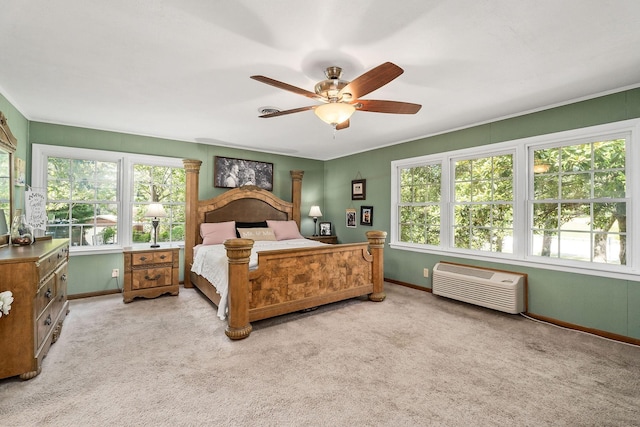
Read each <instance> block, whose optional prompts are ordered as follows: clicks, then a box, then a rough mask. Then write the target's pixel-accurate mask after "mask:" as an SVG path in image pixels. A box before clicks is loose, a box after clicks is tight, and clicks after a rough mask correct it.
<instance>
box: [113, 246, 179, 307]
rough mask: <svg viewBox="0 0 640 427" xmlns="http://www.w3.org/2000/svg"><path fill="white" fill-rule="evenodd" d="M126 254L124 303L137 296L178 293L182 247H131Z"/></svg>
mask: <svg viewBox="0 0 640 427" xmlns="http://www.w3.org/2000/svg"><path fill="white" fill-rule="evenodd" d="M123 255H124V289H123V291H122V297H123V299H124V302H131V301H133V299H134V298H135V297H143V298H155V297H158V296H160V295H162V294H167V293H170V294H171V295H178V289H179V288H178V286H179V285H178V280H179V279H178V266H179V261H180V260H179V253H178V248H167V249H165V248H160V249H150V248H144V249H130V250H125V251H123Z"/></svg>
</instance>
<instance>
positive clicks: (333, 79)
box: [315, 67, 349, 102]
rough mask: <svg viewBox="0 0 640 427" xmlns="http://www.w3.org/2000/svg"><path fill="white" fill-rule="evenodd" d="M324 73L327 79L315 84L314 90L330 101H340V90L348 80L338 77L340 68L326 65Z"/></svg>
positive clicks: (340, 72) (340, 73) (340, 71)
mask: <svg viewBox="0 0 640 427" xmlns="http://www.w3.org/2000/svg"><path fill="white" fill-rule="evenodd" d="M324 74H325V76H327V79H326V80H322V81H321V82H318V84H316V86H315V92H316V93H317V94H318V95H320V96H322V97H323V98H326V99H327V100H328V101H330V102H340V101H342V97H340V96H339V95H340V91H341V90H342V88H343V87H345V86H346V85H348V84H349V82H348V81H346V80H342V79H341V78H340V76H342V68H340V67H328V68H327V69H326V70H325V72H324Z"/></svg>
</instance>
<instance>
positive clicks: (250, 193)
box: [198, 185, 293, 223]
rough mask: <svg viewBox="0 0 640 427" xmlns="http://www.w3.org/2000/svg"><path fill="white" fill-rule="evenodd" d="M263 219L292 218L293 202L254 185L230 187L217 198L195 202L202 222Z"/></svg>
mask: <svg viewBox="0 0 640 427" xmlns="http://www.w3.org/2000/svg"><path fill="white" fill-rule="evenodd" d="M267 219H275V220H282V221H286V220H290V219H293V203H291V202H285V201H284V200H282V199H279V198H278V197H276V196H274V195H273V194H272V193H271V192H269V191H266V190H262V189H261V188H259V187H256V186H253V185H251V186H245V187H240V188H234V189H233V190H229V191H226V192H224V193H223V194H221V195H220V196H218V197H214V198H213V199H210V200H205V201H202V202H199V204H198V220H199V222H200V223H202V222H224V221H241V222H259V221H265V220H267Z"/></svg>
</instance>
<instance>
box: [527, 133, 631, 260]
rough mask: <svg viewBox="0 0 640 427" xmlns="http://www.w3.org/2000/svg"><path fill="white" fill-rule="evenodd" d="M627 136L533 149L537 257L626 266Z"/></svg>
mask: <svg viewBox="0 0 640 427" xmlns="http://www.w3.org/2000/svg"><path fill="white" fill-rule="evenodd" d="M625 153H626V140H625V139H624V138H619V139H612V140H606V141H596V142H588V143H582V144H576V145H567V146H564V147H554V148H545V149H539V150H533V158H534V170H533V172H534V178H533V197H532V199H533V228H532V230H531V231H532V234H533V251H532V253H533V255H538V256H546V257H553V258H564V259H574V260H580V261H589V262H602V263H613V264H622V265H624V264H626V253H627V249H626V248H627V202H626V199H625V197H626V173H625V166H626V156H625Z"/></svg>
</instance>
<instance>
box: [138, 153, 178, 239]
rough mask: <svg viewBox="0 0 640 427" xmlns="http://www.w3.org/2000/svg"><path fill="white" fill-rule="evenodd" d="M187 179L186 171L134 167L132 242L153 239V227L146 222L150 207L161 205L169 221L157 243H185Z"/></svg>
mask: <svg viewBox="0 0 640 427" xmlns="http://www.w3.org/2000/svg"><path fill="white" fill-rule="evenodd" d="M185 182H186V175H185V170H184V168H177V167H171V166H154V165H147V164H142V163H138V164H134V165H133V206H132V210H133V224H132V225H133V226H132V228H131V233H132V234H131V240H132V241H133V242H134V243H146V242H149V241H150V239H153V236H152V235H151V233H152V232H153V230H152V228H153V227H152V226H151V223H150V222H149V221H148V218H147V219H145V218H144V214H145V212H146V210H147V206H148V204H149V203H161V204H162V206H163V208H164V209H165V211H166V212H167V217H166V218H163V220H162V221H161V222H160V225H159V226H158V243H160V242H176V241H183V240H184V227H185V211H184V207H185V196H186V187H185Z"/></svg>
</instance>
